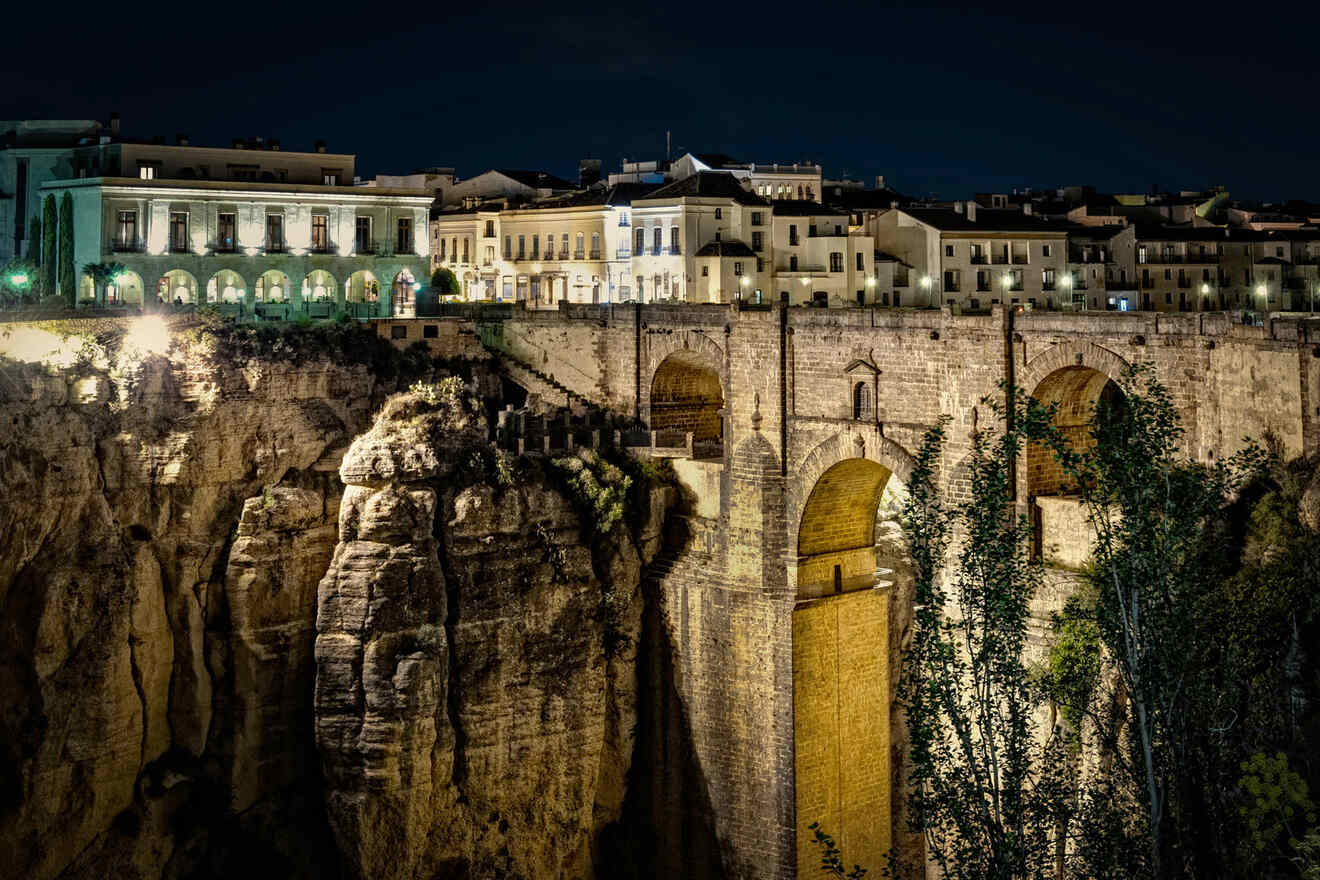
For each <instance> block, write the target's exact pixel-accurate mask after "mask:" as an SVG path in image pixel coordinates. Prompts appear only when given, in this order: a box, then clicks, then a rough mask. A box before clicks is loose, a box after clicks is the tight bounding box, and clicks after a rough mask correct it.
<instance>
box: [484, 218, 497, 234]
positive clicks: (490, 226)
mask: <svg viewBox="0 0 1320 880" xmlns="http://www.w3.org/2000/svg"><path fill="white" fill-rule="evenodd" d="M485 237H486V238H494V237H495V221H494V220H487V221H486V233H485Z"/></svg>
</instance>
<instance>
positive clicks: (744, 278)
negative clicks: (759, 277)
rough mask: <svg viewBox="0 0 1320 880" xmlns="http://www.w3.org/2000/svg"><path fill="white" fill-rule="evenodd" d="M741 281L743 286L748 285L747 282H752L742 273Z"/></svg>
mask: <svg viewBox="0 0 1320 880" xmlns="http://www.w3.org/2000/svg"><path fill="white" fill-rule="evenodd" d="M742 283H743V287H746V286H747V285H749V284H751V283H752V279H750V278H748V277H747V276H746V275H744V276H743V278H742Z"/></svg>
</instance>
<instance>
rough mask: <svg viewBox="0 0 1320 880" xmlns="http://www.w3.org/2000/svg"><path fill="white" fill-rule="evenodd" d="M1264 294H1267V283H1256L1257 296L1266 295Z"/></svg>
mask: <svg viewBox="0 0 1320 880" xmlns="http://www.w3.org/2000/svg"><path fill="white" fill-rule="evenodd" d="M1264 295H1265V285H1264V284H1257V285H1256V296H1264Z"/></svg>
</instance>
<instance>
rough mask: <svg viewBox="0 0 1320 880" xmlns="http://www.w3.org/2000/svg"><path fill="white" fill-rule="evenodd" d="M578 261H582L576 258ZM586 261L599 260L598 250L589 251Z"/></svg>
mask: <svg viewBox="0 0 1320 880" xmlns="http://www.w3.org/2000/svg"><path fill="white" fill-rule="evenodd" d="M578 259H579V260H580V259H582V258H581V257H578ZM587 259H589V260H599V259H600V251H598V250H596V251H591V252H590V254H588V256H587Z"/></svg>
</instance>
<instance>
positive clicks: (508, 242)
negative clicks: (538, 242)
mask: <svg viewBox="0 0 1320 880" xmlns="http://www.w3.org/2000/svg"><path fill="white" fill-rule="evenodd" d="M504 259H506V260H511V259H513V237H512V236H509V235H506V236H504Z"/></svg>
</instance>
